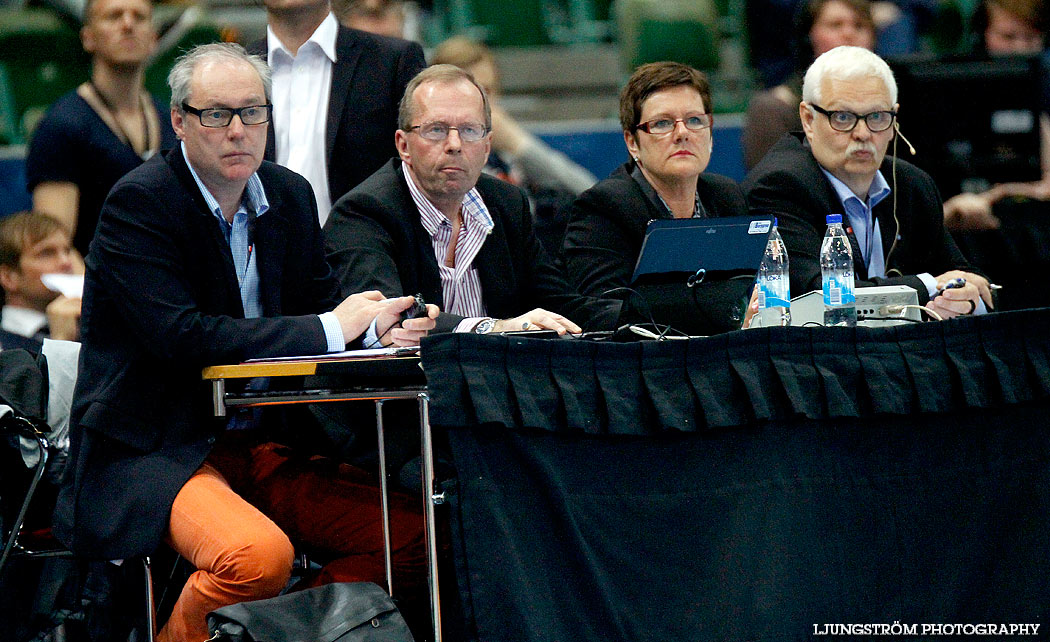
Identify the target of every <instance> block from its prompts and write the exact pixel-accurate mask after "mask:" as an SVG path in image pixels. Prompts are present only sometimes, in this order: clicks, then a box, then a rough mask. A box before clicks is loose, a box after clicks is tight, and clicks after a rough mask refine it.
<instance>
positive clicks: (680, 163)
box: [563, 62, 747, 331]
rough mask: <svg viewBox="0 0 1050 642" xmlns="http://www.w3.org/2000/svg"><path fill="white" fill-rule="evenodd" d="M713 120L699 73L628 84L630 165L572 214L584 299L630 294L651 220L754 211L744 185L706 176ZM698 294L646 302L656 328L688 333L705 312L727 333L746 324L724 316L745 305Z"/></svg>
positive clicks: (572, 252)
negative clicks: (661, 326)
mask: <svg viewBox="0 0 1050 642" xmlns="http://www.w3.org/2000/svg"><path fill="white" fill-rule="evenodd" d="M712 123H713V117H712V115H711V88H710V85H709V83H708V80H707V77H706V76H704V74H703V73H701V72H699V71H697V70H696V69H693V68H692V67H689V66H687V65H683V64H681V63H677V62H655V63H650V64H647V65H642V66H641V67H639V68H638V69H637V70H636V71H635V72H634V74H633V75H632V76H631V78H630V80H628V81H627V86H626V87H624V89H623V91H622V92H621V94H620V124H621V126H622V127H623V139H624V144H625V145H626V146H627V152H628V153H629V154H630V157H631V158H630V160H629V161H627V162H626V163H624V164H623V165H622V166H620V167H619V168H617V169H616V170H615V171H614V172H613V173H612V175H610V176H609V177H608V178H606V179H605V180H603V181H601V182H600V183H598V184H597V185H595V186H594V187H593V188H591V189H589V190H587V191H586V192H584V193H583V194H582V195H581V196H580V198H579V199H577V200H576V202H575V203H574V204H573V205H572V207H571V208H570V211H569V215H570V218H569V225H568V229H567V230H566V233H565V245H564V248H563V254H564V257H565V265H566V271H567V273H568V276H569V281H570V284H571V285H573V286H575V287H576V289H577V290H579V292H580V293H581V294H584V295H588V296H596V297H612V298H617V299H627V298H628V297H627V295H628V293H629V292H628V291H627V290H626V288H627V286H630V285H631V274H632V271H633V269H634V265H635V263H636V262H637V260H638V254H639V252H640V251H641V247H642V240H643V238H644V236H645V230H646V226H647V225H648V224H649V221H651V220H654V219H670V218H698V217H699V218H704V217H712V218H713V217H721V216H743V215H746V214H747V203H746V202H745V200H744V194H743V192H742V191H741V190H740V187H739V186H737V184H736V183H734V182H733V181H732V180H731V179H729V178H726V177H724V176H718V175H715V174H705V173H703V172H704V170H705V169H706V168H707V163H708V161H710V159H711V151H712V148H713V142H712V136H711V125H712ZM617 290H619V291H617ZM697 290H698V288H697ZM695 294H696V293H695V292H694V289H693V288H689V287H687V286H686V285H685V283H684V282H683V283H681V284H678V286H676V287H675V288H673V289H672V290H669V291H661V293H660V294H659V295H658V296H657V297H656V299H657V300H653V297H652V296H649V295H647V294H646V295H644V296H645V298H646V299H649V305H648V306H647V307H649V308H650V309H651V311H652V312H653V315H654V317H655V319H656V321H657V322H661V323H670V324H671V325H673V326H675V327H676V328H677V329H680V330H686V329H687V328H689V327H690V320H691V319H693V320H695V319H696V318H697V317H698V308H700V310H699V311H700V312H707V311H708V310H710V314H711V315H713V316H715V317H718V318H717V319H716V322H719V323H720V324H721V326H720V328H719V329H721V330H730V329H736V328H739V327H740V321H741V319H740V317H739V316H734V315H733V314H728V313H727V314H725V315H722V316H720V313H719V311H727V310H730V309H733V308H735V307H737V305H736V304H737V303H738V302H737V301H721V302H716V301H714V300H703V301H700V300H697V299H695V298H694V296H695ZM723 304H724V305H723ZM739 307H742V305H741V306H739ZM705 309H706V310H705ZM705 330H708V331H709V330H710V328H705Z"/></svg>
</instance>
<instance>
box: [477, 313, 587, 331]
mask: <svg viewBox="0 0 1050 642" xmlns="http://www.w3.org/2000/svg"><path fill="white" fill-rule="evenodd" d="M520 330H554V331H555V332H557V333H558V334H565V333H566V332H568V333H570V334H579V333H580V332H583V330H582V329H581V328H580V326H578V325H576V324H575V323H573V322H572V321H570V320H568V319H566V318H565V317H563V316H562V315H560V314H555V313H553V312H548V311H547V310H544V309H543V308H536V309H535V310H530V311H529V312H526V313H525V314H523V315H521V316H518V317H514V318H513V319H500V320H499V321H496V324H495V325H494V326H493V328H492V331H493V332H516V331H520Z"/></svg>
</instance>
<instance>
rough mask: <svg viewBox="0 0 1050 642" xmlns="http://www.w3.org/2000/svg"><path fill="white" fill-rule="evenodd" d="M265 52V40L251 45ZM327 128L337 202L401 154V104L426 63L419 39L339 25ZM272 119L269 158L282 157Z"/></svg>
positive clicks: (257, 51) (327, 154)
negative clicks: (396, 137) (396, 138)
mask: <svg viewBox="0 0 1050 642" xmlns="http://www.w3.org/2000/svg"><path fill="white" fill-rule="evenodd" d="M250 49H251V52H252V53H255V54H259V55H261V56H262V57H263V58H265V57H266V41H265V40H261V41H259V42H256V43H254V44H253V45H252V46H251V48H250ZM335 55H336V62H335V65H333V66H332V90H331V94H330V95H329V99H328V124H327V126H326V128H325V158H326V159H327V160H328V192H329V195H330V196H331V199H332V203H335V202H336V201H337V200H339V197H340V196H342V195H343V194H346V193H347V192H349V191H350V190H351V189H353V188H354V187H355V186H356V185H357V184H358V183H360V182H361V181H363V180H365V179H366V178H368V177H369V176H371V175H372V173H373V172H375V171H376V170H377V169H379V168H380V167H382V165H383V163H385V162H386V161H387V160H388V159H389V158H390V157H391V156H395V155H396V154H397V149H396V148H395V147H394V132H395V131H396V130H397V109H398V104H399V103H400V101H401V96H402V95H403V94H404V93H405V86H406V85H408V81H410V80H412V78H413V77H414V76H415V75H416V74H418V73H419V72H420V71H422V70H423V68H424V67H426V60H425V59H424V58H423V48H422V47H420V46H419V43H415V42H410V41H408V40H401V39H398V38H388V37H385V36H378V35H375V34H372V33H368V32H366V31H358V30H356V29H348V28H346V27H343V26H340V27H339V33H338V35H337V36H336V40H335ZM275 140H276V137H275V136H274V131H273V121H272V120H271V121H270V132H269V137H268V138H267V140H266V160H270V161H272V160H274V159H275V158H276V157H277V154H276V150H275V148H274V141H275Z"/></svg>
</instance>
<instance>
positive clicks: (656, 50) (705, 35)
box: [631, 20, 718, 70]
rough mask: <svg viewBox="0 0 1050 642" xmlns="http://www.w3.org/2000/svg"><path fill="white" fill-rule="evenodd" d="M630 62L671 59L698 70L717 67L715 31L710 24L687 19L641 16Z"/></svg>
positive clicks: (634, 63)
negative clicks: (647, 17)
mask: <svg viewBox="0 0 1050 642" xmlns="http://www.w3.org/2000/svg"><path fill="white" fill-rule="evenodd" d="M639 27H640V28H639V32H638V45H637V49H636V53H635V56H634V58H633V59H632V60H631V65H632V66H633V67H637V66H638V65H643V64H645V63H647V62H656V61H659V60H673V61H675V62H681V63H684V64H687V65H690V66H692V67H695V68H697V69H700V70H713V69H717V68H718V34H717V32H716V31H715V30H714V29H713V28H712V26H711V25H710V24H706V23H703V22H697V21H690V20H674V21H670V20H643V21H642V23H641V25H639Z"/></svg>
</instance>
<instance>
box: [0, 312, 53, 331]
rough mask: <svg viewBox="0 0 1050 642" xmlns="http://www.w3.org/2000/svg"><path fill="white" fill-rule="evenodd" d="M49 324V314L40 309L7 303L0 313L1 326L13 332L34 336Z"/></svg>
mask: <svg viewBox="0 0 1050 642" xmlns="http://www.w3.org/2000/svg"><path fill="white" fill-rule="evenodd" d="M46 326H47V315H46V314H44V313H43V312H41V311H40V310H33V309H32V308H21V307H18V306H14V305H5V306H4V309H3V312H2V313H0V327H2V328H3V329H4V330H7V331H8V332H10V333H11V334H17V335H19V336H22V337H30V338H32V337H33V335H35V334H36V333H37V332H40V331H41V330H42V329H44V328H45V327H46Z"/></svg>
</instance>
